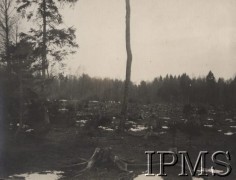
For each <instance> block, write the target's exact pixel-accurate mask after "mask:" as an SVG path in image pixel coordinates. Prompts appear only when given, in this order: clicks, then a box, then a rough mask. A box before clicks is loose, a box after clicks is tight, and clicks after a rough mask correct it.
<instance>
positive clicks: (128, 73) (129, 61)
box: [120, 0, 132, 130]
mask: <svg viewBox="0 0 236 180" xmlns="http://www.w3.org/2000/svg"><path fill="white" fill-rule="evenodd" d="M125 2H126V32H125V35H126V52H127V64H126V79H125V86H124V97H123V104H122V109H121V113H122V115H123V118H122V119H121V123H120V129H121V130H124V125H125V120H126V118H127V108H128V97H129V86H130V76H131V64H132V51H131V43H130V13H131V9H130V0H125Z"/></svg>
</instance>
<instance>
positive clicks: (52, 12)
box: [17, 0, 78, 79]
mask: <svg viewBox="0 0 236 180" xmlns="http://www.w3.org/2000/svg"><path fill="white" fill-rule="evenodd" d="M75 2H76V0H18V5H19V7H18V9H17V10H18V12H21V13H22V15H23V17H26V18H27V19H28V20H31V21H34V22H36V23H37V27H36V28H31V29H30V31H29V32H28V33H27V34H26V33H22V34H21V37H22V38H26V39H28V40H29V41H31V42H34V43H35V46H36V47H37V48H36V49H37V52H38V59H39V60H41V61H40V66H39V68H40V69H41V73H42V77H43V78H44V79H45V78H46V72H47V71H48V68H49V65H50V63H51V65H53V64H55V63H56V62H59V63H62V61H63V60H64V58H65V57H66V56H67V55H69V54H71V53H74V52H75V51H74V50H72V49H73V48H76V47H78V45H77V43H76V42H75V38H76V36H75V29H74V28H73V27H69V28H64V27H63V19H62V15H61V14H60V12H59V8H58V6H59V5H61V4H65V3H75ZM33 9H36V10H35V11H33Z"/></svg>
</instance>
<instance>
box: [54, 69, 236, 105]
mask: <svg viewBox="0 0 236 180" xmlns="http://www.w3.org/2000/svg"><path fill="white" fill-rule="evenodd" d="M51 91H52V92H53V93H52V94H51V96H50V98H51V99H77V100H98V101H122V95H123V92H124V82H123V81H121V80H118V79H108V78H105V79H101V78H92V77H90V76H89V75H86V74H83V75H81V76H79V77H76V76H63V75H60V76H59V77H58V78H55V79H54V81H53V83H52V84H51ZM129 102H133V103H144V104H149V103H158V102H170V103H171V102H172V103H174V102H179V103H184V104H188V103H204V104H211V105H226V106H235V105H236V77H235V78H231V79H228V80H225V79H223V78H218V79H216V78H215V76H214V74H213V73H212V72H211V71H210V72H209V73H208V74H207V75H206V76H205V77H198V78H195V77H194V78H190V77H189V76H188V75H187V74H186V73H184V74H182V75H179V76H173V75H166V76H165V77H162V76H159V77H156V78H154V80H153V81H149V82H146V81H141V82H140V83H139V84H134V83H131V85H130V95H129Z"/></svg>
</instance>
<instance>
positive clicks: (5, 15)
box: [0, 0, 12, 73]
mask: <svg viewBox="0 0 236 180" xmlns="http://www.w3.org/2000/svg"><path fill="white" fill-rule="evenodd" d="M11 3H12V0H4V1H3V2H2V3H1V9H0V10H1V11H0V12H1V16H0V17H1V19H0V25H1V29H3V30H4V35H5V39H4V51H5V60H6V63H7V72H8V73H10V72H11V62H10V55H9V45H10V27H9V26H10V22H9V21H10V16H9V15H10V12H9V10H10V7H11Z"/></svg>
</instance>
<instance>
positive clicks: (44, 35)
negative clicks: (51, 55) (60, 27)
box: [42, 0, 47, 78]
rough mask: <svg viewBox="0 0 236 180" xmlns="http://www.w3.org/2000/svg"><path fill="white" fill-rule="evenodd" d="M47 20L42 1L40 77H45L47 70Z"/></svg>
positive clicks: (44, 1) (44, 2)
mask: <svg viewBox="0 0 236 180" xmlns="http://www.w3.org/2000/svg"><path fill="white" fill-rule="evenodd" d="M46 26H47V19H46V0H43V50H42V76H43V78H45V77H46V69H47V46H46V41H47V39H46V38H47V32H46V31H47V29H46Z"/></svg>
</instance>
